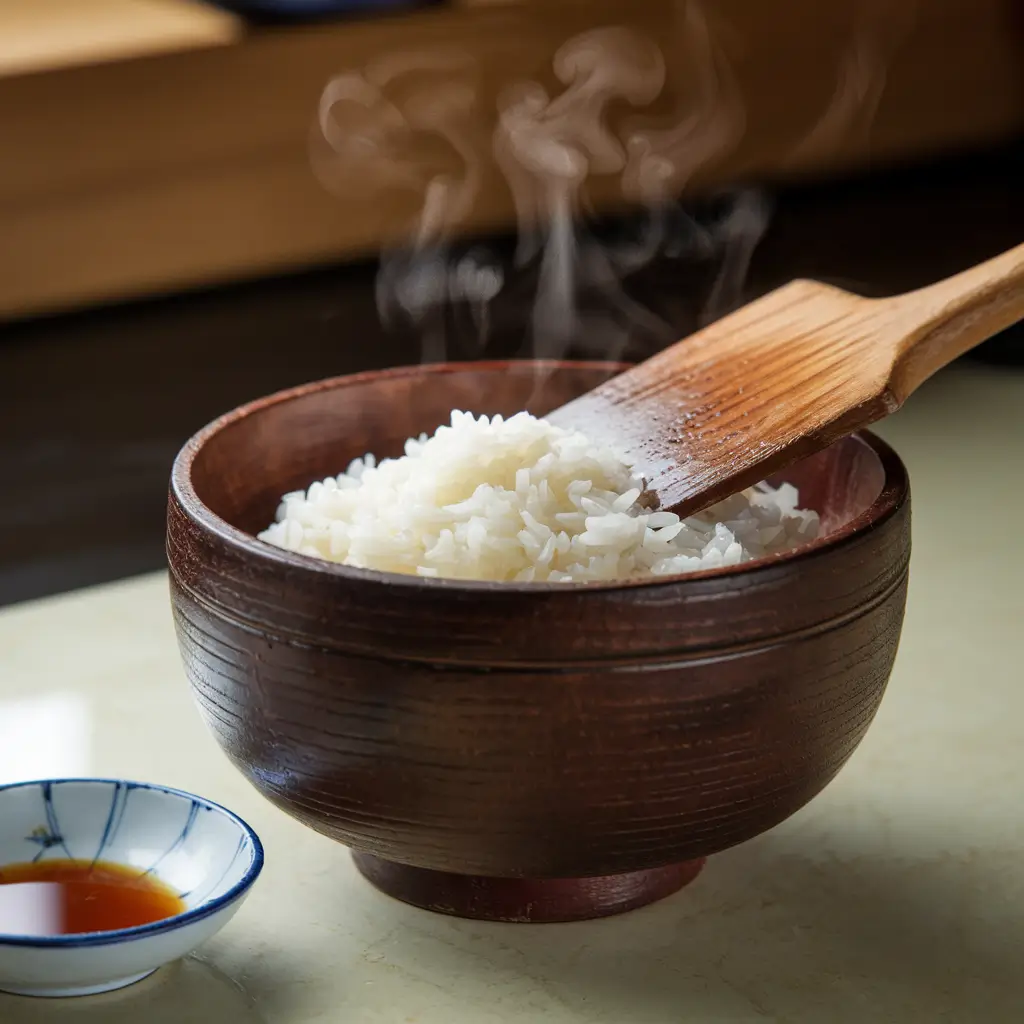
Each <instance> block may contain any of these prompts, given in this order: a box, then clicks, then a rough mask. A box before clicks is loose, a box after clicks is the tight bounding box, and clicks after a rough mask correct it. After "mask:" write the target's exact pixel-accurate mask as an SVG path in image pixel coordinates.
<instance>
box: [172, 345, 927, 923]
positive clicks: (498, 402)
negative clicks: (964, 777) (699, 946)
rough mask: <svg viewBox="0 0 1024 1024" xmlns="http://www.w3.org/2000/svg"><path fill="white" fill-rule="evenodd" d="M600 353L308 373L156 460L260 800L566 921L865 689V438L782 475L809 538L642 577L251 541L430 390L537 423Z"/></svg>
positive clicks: (427, 882)
mask: <svg viewBox="0 0 1024 1024" xmlns="http://www.w3.org/2000/svg"><path fill="white" fill-rule="evenodd" d="M619 369H621V367H618V366H616V365H614V364H607V363H598V364H595V363H591V364H557V363H536V362H518V363H487V364H465V365H451V366H429V367H414V368H410V369H402V370H394V371H387V372H383V373H368V374H361V375H358V376H354V377H342V378H339V379H335V380H328V381H322V382H319V383H316V384H310V385H308V386H305V387H301V388H296V389H294V390H291V391H286V392H282V393H281V394H277V395H272V396H270V397H269V398H264V399H261V400H259V401H256V402H252V403H250V404H249V405H246V406H243V407H242V408H240V409H237V410H235V411H234V412H232V413H229V414H228V415H226V416H224V417H222V418H221V419H219V420H217V421H216V422H215V423H213V424H211V425H210V426H208V427H207V428H206V429H205V430H203V431H201V432H200V433H199V434H197V435H196V436H195V437H194V438H193V439H192V440H191V441H190V442H189V443H188V444H187V445H186V446H185V448H184V449H183V450H182V452H181V454H180V455H179V456H178V459H177V461H176V463H175V465H174V471H173V478H172V481H171V496H170V507H169V515H168V537H167V553H168V558H169V561H170V567H171V592H172V599H173V606H174V616H175V622H176V626H177V631H178V639H179V643H180V647H181V653H182V657H183V659H184V662H185V667H186V670H187V673H188V676H189V679H190V680H191V683H192V686H193V688H194V691H195V694H196V697H197V699H198V702H199V706H200V708H201V709H202V712H203V714H204V716H205V717H206V720H207V722H208V723H209V725H210V727H211V729H212V730H213V733H214V735H215V736H216V738H217V740H218V741H219V742H220V744H221V745H222V746H223V747H224V749H225V750H226V751H227V753H228V755H229V756H230V758H231V759H232V760H233V761H234V763H235V764H236V765H237V766H238V768H239V769H240V770H241V771H242V772H243V773H244V774H245V775H246V776H247V777H248V778H249V779H250V781H251V782H252V783H253V784H254V785H255V786H256V787H257V788H258V789H259V790H260V791H261V792H262V793H263V794H264V795H265V796H267V797H268V798H269V799H270V800H272V801H273V802H274V803H275V804H277V805H278V806H279V807H281V808H283V809H284V810H285V811H287V812H288V813H289V814H291V815H293V816H294V817H295V818H297V819H298V820H300V821H302V822H304V823H305V824H307V825H309V826H310V827H311V828H314V829H317V830H318V831H320V832H322V833H324V834H326V835H328V836H331V837H332V838H334V839H337V840H338V841H339V842H342V843H345V844H346V845H348V846H350V847H352V848H353V850H355V851H356V855H357V863H358V864H359V866H360V869H361V870H362V871H363V873H364V874H365V875H366V876H367V877H369V878H370V879H371V881H373V882H374V883H375V884H377V885H378V886H380V887H381V888H382V889H384V890H385V891H387V892H390V893H392V894H393V895H396V896H398V897H400V898H402V899H405V900H407V901H409V902H412V903H416V904H419V905H421V906H426V907H430V908H432V909H434V910H441V911H446V912H449V913H455V914H462V915H467V916H477V917H488V918H498V919H503V920H566V919H572V918H579V917H591V916H597V915H600V914H607V913H614V912H617V911H619V910H624V909H628V908H630V907H633V906H638V905H640V904H642V903H645V902H648V901H650V900H651V899H655V898H658V897H660V896H662V895H665V894H667V893H668V892H671V891H673V890H674V889H677V888H679V886H680V885H682V884H684V883H685V882H686V881H688V880H689V879H690V878H692V877H693V876H694V875H695V874H696V872H697V871H698V870H699V868H700V864H701V862H702V858H704V857H706V856H707V855H708V854H712V853H715V852H717V851H719V850H724V849H726V848H727V847H729V846H732V845H734V844H735V843H740V842H743V841H744V840H746V839H750V838H751V837H753V836H756V835H758V834H759V833H761V832H763V831H765V830H766V829H769V828H771V827H772V826H773V825H776V824H777V823H778V822H780V821H782V820H783V819H784V818H786V817H788V816H789V815H791V814H792V813H793V812H794V811H796V810H797V809H798V808H799V807H801V806H802V805H803V804H805V803H807V801H808V800H810V799H811V798H812V797H813V796H815V795H816V794H817V793H818V792H820V790H821V789H822V788H823V787H824V786H825V785H826V784H827V783H828V782H829V780H830V779H831V778H832V777H833V776H834V775H835V774H836V772H837V771H838V770H839V768H840V767H841V766H842V764H843V763H844V762H845V761H846V759H847V758H848V757H849V756H850V755H851V754H852V753H853V750H854V748H855V747H856V746H857V744H858V743H859V742H860V740H861V738H862V737H863V736H864V733H865V731H866V730H867V728H868V725H869V724H870V722H871V720H872V718H873V716H874V714H875V711H876V709H877V708H878V705H879V702H880V701H881V698H882V694H883V692H884V690H885V686H886V682H887V680H888V678H889V672H890V670H891V668H892V664H893V659H894V657H895V655H896V648H897V644H898V642H899V635H900V628H901V625H902V621H903V610H904V604H905V600H906V588H907V570H908V561H909V557H910V495H909V485H908V481H907V474H906V471H905V470H904V468H903V466H902V464H901V463H900V461H899V459H898V458H897V457H896V455H895V454H894V453H893V452H892V451H891V450H890V449H889V448H887V447H886V446H885V445H884V444H882V443H881V442H880V441H879V440H877V439H876V438H874V437H872V436H870V435H861V436H857V437H851V438H848V439H847V440H845V441H843V442H841V443H840V444H838V445H835V446H834V447H832V448H831V449H829V450H828V451H826V452H824V453H821V454H820V455H816V456H814V457H813V458H810V459H808V460H806V461H805V462H803V463H801V464H799V465H797V466H796V467H795V468H794V469H792V470H791V471H790V472H789V473H787V474H786V478H787V479H789V480H791V481H792V482H793V483H795V484H796V485H797V486H798V487H799V488H800V489H801V500H802V504H804V505H805V506H809V507H812V508H815V509H817V510H818V511H819V512H820V513H821V516H822V521H823V536H822V538H821V539H820V540H818V541H816V542H815V543H813V544H810V545H808V546H806V547H804V548H802V549H800V550H799V551H798V552H795V553H792V554H789V555H784V556H777V557H773V558H768V559H765V560H763V561H760V562H757V563H753V564H749V565H747V566H743V567H739V568H735V569H720V570H715V571H710V572H704V573H700V574H694V575H691V576H685V577H672V578H667V579H659V580H658V581H656V582H636V583H626V584H615V585H610V584H588V585H581V586H572V585H566V584H550V585H545V584H521V585H515V584H489V583H463V582H453V581H446V580H438V579H421V578H416V577H410V576H396V575H388V574H383V573H375V572H368V571H363V570H357V569H350V568H345V567H342V566H337V565H333V564H330V563H327V562H323V561H319V560H316V559H313V558H307V557H305V556H302V555H296V554H291V553H289V552H286V551H283V550H279V549H277V548H275V547H272V546H270V545H268V544H264V543H262V542H260V541H258V540H256V539H255V537H254V536H253V535H254V533H255V532H256V531H258V530H260V529H262V528H264V527H265V526H266V525H267V524H268V523H269V522H270V521H271V519H272V518H273V515H274V511H275V508H276V506H277V502H278V499H279V497H280V495H281V494H283V493H284V492H286V491H289V490H293V489H296V488H299V487H303V486H305V485H307V484H308V483H310V482H311V481H312V480H314V479H317V478H322V477H324V476H326V475H328V474H333V473H337V472H339V471H340V470H342V469H343V468H344V467H345V466H346V465H347V464H348V462H349V460H350V459H352V458H353V457H355V456H358V455H362V454H364V453H365V452H367V451H373V452H375V453H376V454H378V455H393V454H397V453H399V452H400V451H401V443H402V442H403V441H404V440H405V438H407V437H409V436H410V435H413V434H418V433H419V432H420V431H428V432H429V431H433V430H434V429H435V428H436V427H437V426H438V425H439V424H440V423H442V422H443V421H446V420H447V418H448V415H449V411H450V410H451V409H452V408H463V409H470V410H473V411H475V412H478V413H481V412H486V413H497V412H500V413H505V414H510V413H513V412H515V411H517V410H519V409H522V408H529V409H530V410H531V411H533V412H535V413H544V412H546V411H547V410H549V409H551V408H554V407H556V406H558V405H560V404H562V403H563V402H565V401H567V400H569V399H570V398H572V397H574V396H575V395H577V394H579V393H581V392H583V391H584V390H586V389H589V388H591V387H594V386H595V385H597V384H598V383H600V382H601V381H602V380H604V379H606V378H607V377H609V376H610V375H611V374H613V373H614V372H616V371H617V370H619Z"/></svg>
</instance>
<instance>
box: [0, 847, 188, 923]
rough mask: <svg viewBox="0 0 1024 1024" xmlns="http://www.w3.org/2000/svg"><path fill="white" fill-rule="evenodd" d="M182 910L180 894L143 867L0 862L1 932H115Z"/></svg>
mask: <svg viewBox="0 0 1024 1024" xmlns="http://www.w3.org/2000/svg"><path fill="white" fill-rule="evenodd" d="M184 910H185V904H184V902H183V901H182V899H181V897H180V896H178V895H177V893H175V892H174V891H173V890H171V889H170V888H168V887H167V886H166V885H164V884H163V882H161V881H159V880H158V879H157V878H154V877H153V876H152V875H150V874H145V873H144V872H143V871H142V870H140V869H139V868H131V867H125V866H123V865H121V864H111V863H108V862H106V861H96V862H95V863H94V862H93V861H89V860H44V861H39V862H37V863H32V864H8V865H5V866H3V867H0V934H4V933H6V934H8V935H11V934H13V935H33V936H52V935H77V934H80V933H82V932H105V931H114V930H116V929H119V928H135V927H137V926H138V925H143V924H152V923H154V922H155V921H162V920H164V919H165V918H168V917H173V916H174V915H175V914H180V913H182V911H184Z"/></svg>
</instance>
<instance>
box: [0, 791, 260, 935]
mask: <svg viewBox="0 0 1024 1024" xmlns="http://www.w3.org/2000/svg"><path fill="white" fill-rule="evenodd" d="M72 783H75V784H86V785H105V786H116V785H118V784H120V785H128V786H132V787H134V788H136V789H146V790H153V791H156V792H158V793H166V794H168V795H170V796H176V797H182V798H183V799H186V800H194V801H195V802H196V803H198V804H200V805H201V806H204V807H206V808H207V809H208V810H211V811H216V812H218V813H219V814H222V815H224V816H225V817H226V818H228V819H230V820H231V821H233V822H234V823H235V824H236V825H237V826H238V827H239V829H240V830H241V831H242V833H243V835H244V836H246V837H247V838H248V839H249V842H250V843H252V850H253V857H252V862H251V863H250V865H249V867H248V868H247V869H246V871H245V874H244V875H243V876H242V878H241V879H240V880H239V881H238V882H236V883H235V884H234V885H233V886H232V887H231V888H230V889H228V891H227V892H225V893H223V894H222V895H220V896H218V897H217V898H216V899H213V900H208V901H206V902H205V903H201V904H199V906H196V907H193V908H192V909H191V910H185V911H182V913H180V914H175V915H173V916H172V917H165V918H163V919H162V920H160V921H153V922H151V923H150V924H141V925H136V926H135V927H133V928H113V929H110V930H109V931H101V932H78V933H75V934H73V935H49V936H36V935H18V934H16V933H7V932H3V931H0V948H2V947H4V946H18V947H34V948H38V949H50V948H62V949H67V948H69V947H71V948H84V947H89V946H116V945H121V944H122V943H125V942H134V941H136V940H138V939H144V938H148V937H149V936H150V935H159V934H161V933H164V932H171V931H177V930H178V929H179V928H184V927H186V926H188V925H190V924H195V923H196V922H198V921H202V920H204V919H206V918H208V917H211V916H212V915H213V914H216V913H217V912H218V911H220V910H223V909H224V908H225V907H227V906H229V905H230V904H232V903H234V902H236V901H237V900H238V899H240V898H241V897H242V896H243V895H245V893H246V892H247V891H248V890H249V889H251V888H252V886H253V885H254V884H255V882H256V879H257V878H259V876H260V873H261V872H262V871H263V864H264V859H265V853H264V849H263V843H262V842H261V841H260V837H259V836H258V835H257V834H256V830H255V829H254V828H253V827H252V826H251V825H249V823H248V822H246V821H245V820H244V819H243V818H241V817H239V816H238V815H237V814H235V812H234V811H231V810H228V808H227V807H224V806H223V805H222V804H218V803H216V802H215V801H213V800H209V799H207V798H206V797H204V796H198V795H197V794H195V793H190V792H188V790H185V789H177V788H175V787H174V786H163V785H160V784H159V783H155V782H135V781H134V780H131V779H112V778H102V777H99V776H88V777H81V778H78V777H67V778H54V779H28V780H25V781H23V782H8V783H0V796H2V795H3V794H4V793H5V792H7V791H8V790H12V789H23V788H26V787H28V786H45V785H47V784H49V785H66V784H72Z"/></svg>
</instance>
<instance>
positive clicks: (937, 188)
mask: <svg viewBox="0 0 1024 1024" xmlns="http://www.w3.org/2000/svg"><path fill="white" fill-rule="evenodd" d="M1022 182H1024V144H1016V145H1011V146H1004V147H1001V148H1000V149H998V150H995V151H990V152H985V153H979V154H973V155H970V156H964V157H959V158H956V159H952V160H941V161H934V162H931V163H928V164H924V165H916V166H912V167H905V168H901V169H897V170H892V171H888V172H885V173H876V174H872V175H865V176H862V177H858V178H853V179H849V180H845V181H836V182H831V183H828V184H808V185H805V186H793V187H788V188H785V189H781V190H775V191H774V192H771V190H769V191H770V194H771V195H772V203H773V206H774V211H773V214H772V218H771V221H770V224H769V227H768V230H767V233H766V234H765V236H764V238H763V240H762V242H761V244H760V245H759V246H758V248H757V250H756V252H755V256H754V260H753V263H752V266H751V269H750V274H749V276H748V279H747V285H746V287H745V289H744V293H743V298H744V299H749V298H751V297H753V296H755V295H757V294H760V293H762V292H764V291H767V290H768V289H770V288H773V287H775V286H777V285H780V284H783V283H785V282H786V281H788V280H791V279H792V278H794V277H801V276H806V277H814V278H817V279H820V280H824V281H828V282H831V283H834V284H839V285H842V286H845V287H848V288H851V289H852V290H856V291H860V292H862V293H863V294H872V295H881V294H887V293H891V292H896V291H901V290H905V289H908V288H913V287H916V286H920V285H923V284H926V283H928V282H930V281H932V280H935V279H938V278H940V277H942V276H945V275H947V274H950V273H953V272H955V271H957V270H960V269H963V268H964V267H967V266H969V265H970V264H972V263H975V262H978V261H980V260H983V259H985V258H987V257H989V256H992V255H995V254H996V253H997V252H999V251H1001V250H1003V249H1006V248H1009V247H1010V246H1012V245H1015V244H1017V243H1019V242H1020V241H1021V240H1022V239H1024V200H1022V184H1021V183H1022ZM706 205H707V204H705V206H706ZM712 205H713V204H712ZM702 208H703V207H702ZM612 227H613V228H615V225H612ZM618 228H619V229H620V230H623V231H627V232H628V231H629V230H630V225H629V224H628V223H625V224H621V225H618ZM491 241H493V244H494V245H495V246H496V247H497V249H498V250H499V251H500V250H503V249H506V248H507V245H506V243H505V241H504V240H501V239H498V240H491ZM714 271H715V267H713V266H709V265H706V264H702V263H700V261H696V262H695V261H689V262H688V261H687V260H685V259H683V260H678V259H659V260H656V261H654V262H653V263H651V264H650V265H649V266H648V267H646V269H644V270H643V271H641V272H640V273H638V274H637V275H635V277H634V278H632V279H631V280H630V282H629V290H630V292H631V294H632V295H633V296H634V297H635V298H636V299H638V300H639V301H641V302H642V303H643V304H644V305H645V306H647V307H649V308H651V309H652V310H654V311H655V312H656V313H657V314H658V315H659V316H660V317H662V319H664V320H665V321H666V322H668V323H669V324H670V325H671V327H672V330H673V331H674V332H675V333H676V334H677V336H681V335H683V334H685V333H687V332H689V331H690V330H692V329H693V328H694V326H695V324H696V322H697V318H698V316H699V315H700V310H701V309H702V307H703V306H704V304H705V302H706V299H707V291H708V288H709V286H710V281H711V279H712V277H713V275H714ZM375 274H376V267H375V266H374V265H370V264H366V265H358V266H352V265H350V266H339V267H332V268H324V269H321V270H317V271H315V272H311V273H305V274H301V275H296V276H291V277H287V278H278V279H274V280H268V281H260V282H256V283H250V284H245V285H239V286H235V287H231V288H224V289H219V290H216V291H210V292H204V293H196V294H190V295H186V296H178V297H174V298H163V299H154V300H150V301H146V302H141V303H134V304H131V305H124V306H120V307H116V308H109V309H101V310H95V311H90V312H85V313H79V314H76V315H73V316H62V317H54V318H48V319H41V320H36V321H32V322H25V323H17V324H7V325H6V326H4V327H3V328H2V331H3V337H2V340H0V439H2V440H0V481H3V483H2V486H3V492H4V493H3V499H4V500H3V501H2V503H0V604H6V603H11V602H14V601H18V600H24V599H27V598H33V597H39V596H43V595H46V594H50V593H54V592H58V591H62V590H66V589H70V588H73V587H77V586H83V585H86V584H90V583H96V582H101V581H106V580H112V579H116V578H119V577H121V576H125V575H130V574H133V573H138V572H143V571H147V570H151V569H157V568H159V567H161V566H162V565H163V561H164V556H163V517H164V507H165V495H166V485H167V478H168V472H169V467H170V464H171V461H172V459H173V457H174V455H175V453H176V451H177V450H178V448H179V447H180V445H181V444H182V443H183V442H184V441H185V440H186V438H187V437H188V436H189V435H190V434H191V433H193V432H194V431H195V430H196V429H198V428H199V427H200V426H202V425H203V424H204V423H206V422H207V421H209V420H210V419H212V418H213V417H214V416H216V415H218V414H220V413H222V412H224V411H226V410H228V409H229V408H231V407H233V406H235V405H237V404H239V403H240V402H243V401H245V400H247V399H250V398H254V397H256V396H258V395H261V394H265V393H267V392H270V391H275V390H277V389H279V388H283V387H287V386H289V385H292V384H297V383H301V382H303V381H308V380H312V379H316V378H320V377H326V376H332V375H335V374H342V373H350V372H353V371H356V370H364V369H372V368H379V367H385V366H391V365H399V364H402V363H409V362H417V361H419V360H420V358H421V345H420V340H419V337H418V336H417V332H416V331H414V330H411V329H406V330H401V329H392V330H384V329H383V328H382V327H381V325H380V322H379V318H378V315H377V311H376V305H375V299H374V279H375ZM529 305H530V303H529V295H528V292H526V291H523V290H522V289H519V290H517V289H516V288H512V289H509V291H508V293H507V294H504V295H503V296H502V297H500V298H499V299H498V300H497V301H496V303H495V306H494V323H493V331H492V333H491V336H490V340H489V341H488V344H487V347H486V349H485V351H483V352H480V353H476V352H474V354H479V355H487V356H503V355H523V354H526V353H525V352H524V350H523V341H522V339H523V337H524V333H525V328H526V323H527V318H528V315H529ZM653 344H654V343H653V342H652V341H651V340H650V339H643V338H637V339H634V344H633V345H632V346H631V348H630V350H629V352H628V353H627V355H629V356H632V357H636V358H639V357H642V356H644V355H646V354H649V351H650V349H651V347H652V345H653ZM1022 348H1024V342H1022V340H1021V332H1020V331H1019V330H1017V331H1014V332H1008V333H1007V334H1006V335H1004V336H1002V338H1000V339H997V340H996V341H994V342H992V343H990V344H989V345H987V346H985V348H984V349H983V350H981V351H980V352H979V353H977V354H976V356H975V358H984V359H986V360H988V361H990V362H994V363H998V364H999V365H1001V366H1002V367H1003V370H1002V371H1001V372H1008V373H1011V372H1021V371H1020V370H1019V369H1017V368H1015V367H1016V366H1019V365H1020V363H1021V362H1022V357H1021V355H1020V352H1021V349H1022ZM452 354H453V355H454V356H455V357H456V358H460V357H464V356H466V355H467V353H466V352H464V351H462V350H461V349H460V348H459V347H458V346H455V347H454V351H453V353H452ZM576 354H579V352H578V351H577V353H576Z"/></svg>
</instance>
